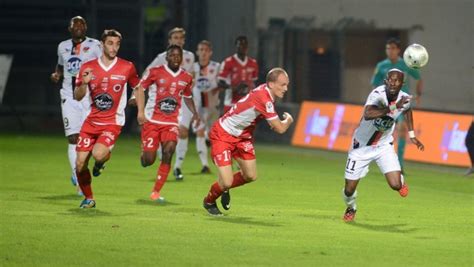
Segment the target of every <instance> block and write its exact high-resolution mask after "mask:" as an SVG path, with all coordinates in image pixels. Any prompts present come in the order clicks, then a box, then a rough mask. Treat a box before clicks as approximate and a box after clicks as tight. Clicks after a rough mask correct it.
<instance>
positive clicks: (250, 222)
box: [209, 216, 282, 227]
mask: <svg viewBox="0 0 474 267" xmlns="http://www.w3.org/2000/svg"><path fill="white" fill-rule="evenodd" d="M209 220H212V221H220V222H226V223H235V224H246V225H253V226H265V227H280V226H282V225H281V224H278V223H274V222H266V221H256V220H254V219H253V218H250V217H230V216H222V217H210V218H209Z"/></svg>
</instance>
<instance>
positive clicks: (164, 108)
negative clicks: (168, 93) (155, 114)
mask: <svg viewBox="0 0 474 267" xmlns="http://www.w3.org/2000/svg"><path fill="white" fill-rule="evenodd" d="M158 105H159V106H160V110H161V112H163V113H166V114H171V113H173V112H174V111H175V110H176V107H177V106H178V101H177V100H176V99H175V98H174V97H166V98H164V99H162V100H160V102H159V103H158Z"/></svg>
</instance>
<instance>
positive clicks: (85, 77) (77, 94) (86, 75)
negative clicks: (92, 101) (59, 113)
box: [74, 68, 92, 101]
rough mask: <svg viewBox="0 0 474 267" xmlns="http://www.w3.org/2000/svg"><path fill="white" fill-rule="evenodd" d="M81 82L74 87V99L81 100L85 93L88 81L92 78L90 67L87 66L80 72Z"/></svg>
mask: <svg viewBox="0 0 474 267" xmlns="http://www.w3.org/2000/svg"><path fill="white" fill-rule="evenodd" d="M81 79H82V83H81V85H80V86H78V87H76V88H75V89H74V99H75V100H77V101H81V100H82V99H83V98H84V96H85V95H86V93H87V88H88V86H89V82H90V81H91V80H92V69H91V68H87V69H85V70H84V71H83V72H82V73H81Z"/></svg>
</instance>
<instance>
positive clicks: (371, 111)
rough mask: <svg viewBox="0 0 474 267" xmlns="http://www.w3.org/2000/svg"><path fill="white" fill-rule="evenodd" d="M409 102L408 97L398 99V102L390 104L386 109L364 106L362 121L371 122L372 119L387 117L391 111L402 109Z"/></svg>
mask: <svg viewBox="0 0 474 267" xmlns="http://www.w3.org/2000/svg"><path fill="white" fill-rule="evenodd" d="M409 102H410V97H409V96H403V97H402V98H400V100H398V102H397V103H396V104H392V105H390V106H388V107H379V106H375V105H368V106H365V109H364V119H365V120H373V119H376V118H380V117H383V116H385V115H387V114H388V113H390V112H391V111H393V110H396V109H401V108H403V107H404V105H405V104H407V103H409Z"/></svg>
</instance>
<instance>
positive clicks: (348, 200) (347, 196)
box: [342, 179, 359, 222]
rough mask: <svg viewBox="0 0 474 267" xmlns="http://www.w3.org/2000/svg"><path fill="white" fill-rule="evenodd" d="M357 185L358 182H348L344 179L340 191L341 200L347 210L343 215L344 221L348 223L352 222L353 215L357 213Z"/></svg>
mask: <svg viewBox="0 0 474 267" xmlns="http://www.w3.org/2000/svg"><path fill="white" fill-rule="evenodd" d="M358 184H359V180H349V179H346V182H345V185H344V189H343V190H342V199H343V200H344V203H345V204H346V206H347V208H346V211H345V213H344V217H343V219H344V221H346V222H350V221H353V220H354V218H355V214H356V211H357V203H356V198H357V185H358Z"/></svg>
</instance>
